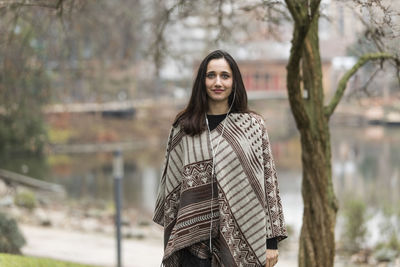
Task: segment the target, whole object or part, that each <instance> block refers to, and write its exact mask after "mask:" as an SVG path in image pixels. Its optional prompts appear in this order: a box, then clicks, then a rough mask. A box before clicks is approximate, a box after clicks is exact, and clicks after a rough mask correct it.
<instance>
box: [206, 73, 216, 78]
mask: <svg viewBox="0 0 400 267" xmlns="http://www.w3.org/2000/svg"><path fill="white" fill-rule="evenodd" d="M214 77H215V74H214V73H208V74H207V78H214Z"/></svg>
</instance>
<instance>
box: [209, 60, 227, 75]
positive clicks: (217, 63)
mask: <svg viewBox="0 0 400 267" xmlns="http://www.w3.org/2000/svg"><path fill="white" fill-rule="evenodd" d="M209 71H217V72H222V71H226V72H232V71H231V67H230V66H229V64H228V62H227V61H226V59H225V58H217V59H212V60H210V62H208V65H207V72H209Z"/></svg>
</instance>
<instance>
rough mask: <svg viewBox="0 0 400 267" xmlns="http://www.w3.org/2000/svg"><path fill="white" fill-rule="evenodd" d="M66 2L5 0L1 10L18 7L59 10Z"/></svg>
mask: <svg viewBox="0 0 400 267" xmlns="http://www.w3.org/2000/svg"><path fill="white" fill-rule="evenodd" d="M64 1H65V0H59V1H58V2H56V1H51V0H3V1H0V9H2V8H9V7H17V6H37V7H44V8H54V9H59V8H62V3H63V2H64Z"/></svg>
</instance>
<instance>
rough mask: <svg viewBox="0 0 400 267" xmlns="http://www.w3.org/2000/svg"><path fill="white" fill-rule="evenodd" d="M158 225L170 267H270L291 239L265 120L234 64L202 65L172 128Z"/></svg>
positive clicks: (220, 56) (213, 61) (215, 55)
mask: <svg viewBox="0 0 400 267" xmlns="http://www.w3.org/2000/svg"><path fill="white" fill-rule="evenodd" d="M153 220H154V221H155V222H156V223H158V224H160V225H161V226H163V227H164V257H163V263H164V265H165V266H167V267H169V266H174V267H175V266H176V267H180V266H182V267H189V266H190V267H195V266H213V267H214V266H225V267H233V266H260V267H261V266H267V267H272V266H274V265H275V264H276V262H277V260H278V251H277V243H278V242H279V241H281V240H282V239H284V238H286V237H287V231H286V227H285V222H284V218H283V213H282V206H281V200H280V197H279V189H278V183H277V176H276V170H275V165H274V161H273V158H272V154H271V148H270V144H269V140H268V135H267V131H266V129H265V125H264V121H263V119H262V118H261V117H260V116H259V115H257V114H255V113H253V112H250V111H249V109H248V107H247V95H246V91H245V88H244V84H243V80H242V77H241V74H240V71H239V68H238V66H237V64H236V62H235V60H234V59H233V58H232V57H231V56H230V55H229V54H228V53H227V52H225V51H221V50H217V51H214V52H212V53H210V54H209V55H208V56H207V57H206V58H205V59H204V60H203V61H202V62H201V64H200V67H199V70H198V73H197V77H196V79H195V82H194V85H193V90H192V95H191V97H190V101H189V103H188V105H187V107H186V108H185V109H184V110H183V111H182V112H180V113H179V114H178V115H177V116H176V119H175V122H174V124H173V127H172V129H171V132H170V135H169V139H168V145H167V153H166V159H165V164H164V171H163V174H162V177H161V181H160V186H159V193H158V198H157V202H156V208H155V214H154V218H153Z"/></svg>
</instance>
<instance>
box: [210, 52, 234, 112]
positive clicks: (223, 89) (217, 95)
mask: <svg viewBox="0 0 400 267" xmlns="http://www.w3.org/2000/svg"><path fill="white" fill-rule="evenodd" d="M232 84H233V77H232V70H231V67H230V66H229V64H228V62H227V61H226V60H225V59H224V58H218V59H212V60H210V62H208V65H207V71H206V91H207V96H208V104H209V105H213V104H217V103H218V104H220V103H226V106H227V107H228V97H229V95H230V94H231V92H232Z"/></svg>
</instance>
